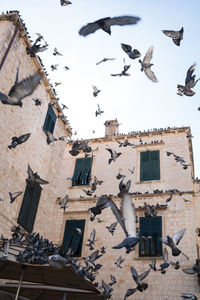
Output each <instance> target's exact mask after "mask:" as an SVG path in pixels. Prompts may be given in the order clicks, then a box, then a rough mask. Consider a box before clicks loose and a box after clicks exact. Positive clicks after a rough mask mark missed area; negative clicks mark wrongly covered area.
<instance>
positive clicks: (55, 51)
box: [53, 48, 63, 56]
mask: <svg viewBox="0 0 200 300" xmlns="http://www.w3.org/2000/svg"><path fill="white" fill-rule="evenodd" d="M53 55H55V56H56V55H60V56H63V55H62V54H61V53H60V52H58V50H57V48H54V50H53Z"/></svg>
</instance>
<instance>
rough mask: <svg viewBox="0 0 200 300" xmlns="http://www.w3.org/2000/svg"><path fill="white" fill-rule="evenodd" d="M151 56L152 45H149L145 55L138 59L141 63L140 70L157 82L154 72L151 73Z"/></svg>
mask: <svg viewBox="0 0 200 300" xmlns="http://www.w3.org/2000/svg"><path fill="white" fill-rule="evenodd" d="M152 57H153V47H150V48H149V49H148V50H147V53H146V55H145V57H144V58H143V61H141V60H140V59H139V62H140V63H141V71H144V73H145V74H146V76H147V77H148V78H149V79H150V80H151V81H153V82H158V80H157V78H156V76H155V74H154V73H153V71H152V70H151V66H153V64H152V63H150V61H151V59H152Z"/></svg>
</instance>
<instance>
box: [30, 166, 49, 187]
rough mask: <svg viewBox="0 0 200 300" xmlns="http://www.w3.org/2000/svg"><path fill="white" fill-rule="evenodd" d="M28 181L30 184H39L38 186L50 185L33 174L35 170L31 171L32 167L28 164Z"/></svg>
mask: <svg viewBox="0 0 200 300" xmlns="http://www.w3.org/2000/svg"><path fill="white" fill-rule="evenodd" d="M27 172H28V179H26V181H27V182H28V183H34V182H36V183H38V184H48V183H49V182H48V181H46V180H43V179H42V178H40V176H39V175H38V174H37V172H36V173H33V170H32V169H31V167H30V166H29V164H28V171H27Z"/></svg>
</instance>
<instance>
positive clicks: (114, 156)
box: [106, 148, 122, 164]
mask: <svg viewBox="0 0 200 300" xmlns="http://www.w3.org/2000/svg"><path fill="white" fill-rule="evenodd" d="M106 150H108V151H109V152H110V155H111V158H109V160H108V163H109V164H110V163H111V162H112V161H115V160H116V159H117V158H118V157H119V156H120V155H121V154H122V153H121V152H117V151H116V150H115V149H111V148H106Z"/></svg>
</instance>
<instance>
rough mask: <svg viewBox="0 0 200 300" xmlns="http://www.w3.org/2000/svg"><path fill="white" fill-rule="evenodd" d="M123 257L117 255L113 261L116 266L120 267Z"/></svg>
mask: <svg viewBox="0 0 200 300" xmlns="http://www.w3.org/2000/svg"><path fill="white" fill-rule="evenodd" d="M124 260H125V259H124V258H122V257H121V255H120V256H119V257H118V259H117V261H116V262H115V265H116V266H117V267H118V268H121V269H122V267H121V264H122V263H123V261H124Z"/></svg>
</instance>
